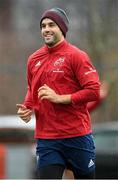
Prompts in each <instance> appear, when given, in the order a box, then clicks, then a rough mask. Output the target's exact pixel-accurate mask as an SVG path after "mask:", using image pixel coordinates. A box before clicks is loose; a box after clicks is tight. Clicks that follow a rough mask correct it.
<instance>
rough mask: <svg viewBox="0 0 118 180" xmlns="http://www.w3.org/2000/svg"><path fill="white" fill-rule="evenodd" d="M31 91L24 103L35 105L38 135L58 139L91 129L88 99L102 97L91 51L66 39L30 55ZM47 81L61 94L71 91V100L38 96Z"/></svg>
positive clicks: (29, 86)
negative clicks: (55, 99)
mask: <svg viewBox="0 0 118 180" xmlns="http://www.w3.org/2000/svg"><path fill="white" fill-rule="evenodd" d="M27 66H28V68H27V78H28V91H27V95H26V97H25V101H24V105H26V106H27V107H28V108H32V109H34V112H35V116H36V130H35V138H43V139H56V138H69V137H76V136H82V135H86V134H88V133H90V132H91V122H90V116H89V112H88V110H87V103H88V102H90V101H97V100H98V99H99V89H100V83H99V77H98V73H97V72H96V69H95V67H94V66H93V65H92V64H91V61H90V60H89V57H88V55H87V54H86V53H85V52H83V51H81V50H80V49H78V48H76V47H75V46H73V45H71V44H69V43H68V42H67V41H66V40H64V41H63V42H61V43H60V44H58V45H57V46H55V47H52V48H48V46H47V45H44V46H43V47H42V48H40V49H39V50H37V51H36V52H35V53H33V54H32V55H31V56H30V57H29V59H28V65H27ZM44 84H47V85H48V86H49V87H50V88H52V89H53V90H54V91H55V92H56V93H57V94H71V99H72V103H71V104H66V105H65V104H55V103H52V102H49V101H48V100H42V101H41V100H40V99H38V93H37V90H38V88H39V87H41V86H43V85H44Z"/></svg>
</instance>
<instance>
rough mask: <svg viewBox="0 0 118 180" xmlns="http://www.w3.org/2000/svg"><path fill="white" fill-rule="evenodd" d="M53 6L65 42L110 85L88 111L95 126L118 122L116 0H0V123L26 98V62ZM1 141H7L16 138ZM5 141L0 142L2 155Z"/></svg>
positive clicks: (117, 5) (37, 44)
mask: <svg viewBox="0 0 118 180" xmlns="http://www.w3.org/2000/svg"><path fill="white" fill-rule="evenodd" d="M56 6H58V7H60V8H63V9H65V11H66V12H67V14H68V16H69V19H70V27H69V32H68V35H67V40H68V41H70V43H72V44H75V45H76V46H77V47H78V48H80V49H82V50H84V51H86V52H87V53H88V54H89V56H90V58H91V60H92V62H93V64H94V66H95V67H96V68H97V70H98V72H99V75H100V80H101V82H102V81H106V82H107V83H108V84H109V86H110V88H109V93H108V96H107V97H106V98H105V100H104V101H103V102H102V103H101V104H100V106H99V107H97V108H96V109H95V110H94V111H92V113H91V117H92V122H93V124H97V123H106V122H109V121H110V122H115V121H117V120H118V111H117V104H118V83H117V81H118V0H63V1H61V0H0V81H1V85H0V120H1V121H2V122H3V119H2V117H3V116H6V117H7V120H8V119H9V117H14V116H15V115H16V111H17V108H16V104H17V103H22V101H23V99H24V96H25V93H26V90H27V81H26V64H27V59H28V57H29V55H30V54H32V53H33V52H34V51H35V50H37V49H38V48H40V47H41V46H42V45H43V41H42V39H41V36H40V27H39V21H40V17H41V15H42V13H43V12H44V11H45V10H46V9H49V8H52V7H56ZM12 119H13V118H11V121H12ZM18 120H19V119H18ZM11 121H10V122H11ZM16 121H17V119H16ZM4 123H5V121H4ZM4 123H2V125H0V126H1V127H0V128H2V126H3V124H4ZM7 124H9V122H8V121H7ZM13 124H14V123H13ZM32 128H33V126H32ZM1 132H2V131H0V134H1ZM28 132H29V131H28ZM16 134H17V132H16ZM3 136H4V134H3V135H1V137H2V138H3ZM8 136H9V135H8ZM13 137H14V136H13ZM2 138H1V139H2ZM5 141H6V142H7V143H8V142H10V143H11V142H12V141H14V138H12V140H5ZM5 141H1V140H0V142H1V143H2V145H3V146H1V149H2V150H1V152H3V151H4V153H5V151H6V150H4V142H5ZM117 141H118V139H117ZM26 142H27V138H26V141H25V144H26ZM17 143H19V142H18V141H17ZM33 143H34V142H33ZM20 147H21V146H20ZM31 147H32V140H31ZM11 149H12V148H11V147H10V148H9V151H10V152H11V151H12V150H11ZM13 149H14V148H13ZM21 149H22V148H21ZM7 150H8V148H7ZM25 150H26V149H25ZM25 150H24V152H27V150H26V151H25ZM21 151H22V150H21ZM2 157H3V156H2ZM1 162H3V161H2V160H1V161H0V164H2V165H3V163H1ZM11 162H12V161H11ZM8 169H9V168H8ZM3 171H4V168H3ZM9 171H10V170H9ZM10 172H11V171H10ZM25 172H26V171H25ZM1 174H2V173H1ZM20 174H22V173H20ZM3 177H4V176H3ZM9 177H11V178H12V175H11V174H10V175H9ZM14 177H15V178H17V176H14ZM23 177H24V178H26V177H27V176H23ZM28 178H29V177H28Z"/></svg>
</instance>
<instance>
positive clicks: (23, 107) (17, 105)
mask: <svg viewBox="0 0 118 180" xmlns="http://www.w3.org/2000/svg"><path fill="white" fill-rule="evenodd" d="M16 107H18V108H22V109H26V106H25V105H23V104H16Z"/></svg>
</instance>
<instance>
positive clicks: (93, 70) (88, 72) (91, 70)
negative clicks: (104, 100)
mask: <svg viewBox="0 0 118 180" xmlns="http://www.w3.org/2000/svg"><path fill="white" fill-rule="evenodd" d="M89 70H90V71H87V72H85V75H87V74H90V73H92V72H96V70H95V69H92V68H89Z"/></svg>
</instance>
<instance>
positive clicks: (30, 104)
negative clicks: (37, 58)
mask: <svg viewBox="0 0 118 180" xmlns="http://www.w3.org/2000/svg"><path fill="white" fill-rule="evenodd" d="M30 66H31V65H30V58H29V59H28V63H27V83H28V88H27V93H26V96H25V100H24V103H23V104H24V105H25V106H26V107H27V108H29V109H32V108H33V100H32V93H31V81H32V75H31V67H30Z"/></svg>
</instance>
